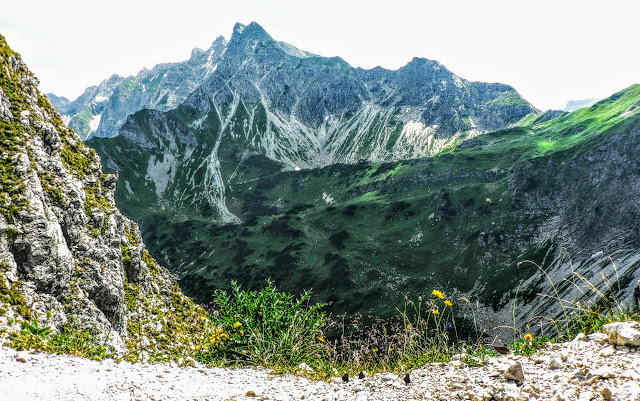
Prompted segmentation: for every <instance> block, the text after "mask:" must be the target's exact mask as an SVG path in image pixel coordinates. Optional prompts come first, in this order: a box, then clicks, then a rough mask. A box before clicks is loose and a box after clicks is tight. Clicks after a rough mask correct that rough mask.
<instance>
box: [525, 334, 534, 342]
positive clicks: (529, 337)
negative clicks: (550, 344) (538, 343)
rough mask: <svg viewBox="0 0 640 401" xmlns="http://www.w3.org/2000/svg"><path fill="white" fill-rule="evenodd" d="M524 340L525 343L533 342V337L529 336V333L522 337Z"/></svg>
mask: <svg viewBox="0 0 640 401" xmlns="http://www.w3.org/2000/svg"><path fill="white" fill-rule="evenodd" d="M524 339H525V340H527V341H531V340H533V336H532V335H531V333H527V334H525V335H524Z"/></svg>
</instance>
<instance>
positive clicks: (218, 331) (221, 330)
mask: <svg viewBox="0 0 640 401" xmlns="http://www.w3.org/2000/svg"><path fill="white" fill-rule="evenodd" d="M216 333H218V334H222V333H224V329H218V330H217V331H216Z"/></svg>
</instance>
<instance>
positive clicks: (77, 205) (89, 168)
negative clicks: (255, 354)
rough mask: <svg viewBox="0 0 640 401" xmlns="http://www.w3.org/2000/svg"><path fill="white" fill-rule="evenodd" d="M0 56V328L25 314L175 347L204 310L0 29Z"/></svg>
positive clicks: (129, 347)
mask: <svg viewBox="0 0 640 401" xmlns="http://www.w3.org/2000/svg"><path fill="white" fill-rule="evenodd" d="M0 55H1V59H0V63H1V65H0V141H1V143H2V148H1V152H2V157H1V158H0V329H1V331H0V333H2V334H6V333H7V332H13V331H16V330H19V329H20V324H19V323H20V322H23V321H33V322H37V323H39V325H40V327H45V326H49V327H51V328H52V329H53V330H54V331H59V330H62V329H63V328H65V327H72V328H74V329H76V330H82V331H86V330H89V331H91V332H92V333H94V335H95V336H97V337H98V338H100V339H102V340H103V341H104V342H105V343H106V344H109V345H111V346H113V347H114V349H115V350H116V351H117V352H118V353H120V354H123V353H125V352H127V351H128V352H129V355H130V356H131V355H132V354H135V355H139V351H141V350H142V349H144V350H145V351H144V354H145V358H148V357H160V358H167V357H169V356H179V355H181V353H182V350H184V349H185V348H186V347H189V346H190V344H191V342H192V336H193V335H194V334H195V333H200V331H201V330H202V329H203V327H202V324H203V323H202V321H201V319H200V318H199V317H200V316H202V315H204V311H203V310H202V309H201V308H199V307H196V306H195V305H194V304H193V302H192V301H191V300H189V299H188V298H186V297H185V296H184V295H183V294H182V292H181V290H180V288H179V287H178V286H177V284H176V281H175V280H174V278H173V277H172V276H171V275H170V274H169V273H168V272H167V270H166V269H164V268H163V267H161V266H159V265H158V264H157V263H156V262H155V261H154V259H153V258H152V257H151V255H150V254H149V252H148V251H147V249H146V247H145V245H144V243H143V242H142V238H141V235H140V231H139V229H138V226H137V225H136V224H135V223H134V222H132V221H131V220H129V219H127V218H126V217H124V216H123V215H122V214H121V213H120V212H119V210H118V209H117V208H116V206H115V201H114V194H115V191H116V182H117V179H118V176H117V174H103V173H102V170H101V166H100V158H99V157H98V156H97V155H96V153H95V151H94V150H92V149H89V148H88V147H86V146H85V145H84V144H83V143H82V141H81V140H80V138H79V137H78V136H77V135H76V134H75V133H74V132H73V131H72V130H70V129H68V128H67V127H65V125H64V124H63V123H62V121H61V118H60V115H59V114H58V112H56V111H55V110H54V109H53V107H51V105H50V104H49V102H48V101H47V99H46V98H45V97H44V96H43V95H42V94H41V93H40V92H39V91H38V89H37V85H38V80H37V79H36V78H35V77H34V75H33V74H32V73H31V72H30V71H29V70H28V68H27V67H26V65H25V64H24V63H23V61H22V60H21V58H20V56H19V55H18V54H17V53H14V52H13V51H12V50H11V49H10V48H9V46H8V45H7V43H6V41H5V39H4V37H2V36H0ZM136 351H138V352H136Z"/></svg>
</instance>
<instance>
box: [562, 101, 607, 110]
mask: <svg viewBox="0 0 640 401" xmlns="http://www.w3.org/2000/svg"><path fill="white" fill-rule="evenodd" d="M600 100H602V99H600V98H589V99H580V100H569V101H568V102H567V105H566V106H565V107H564V110H563V111H568V112H572V111H576V110H580V109H582V108H584V107H590V106H593V105H594V104H596V103H597V102H599V101H600Z"/></svg>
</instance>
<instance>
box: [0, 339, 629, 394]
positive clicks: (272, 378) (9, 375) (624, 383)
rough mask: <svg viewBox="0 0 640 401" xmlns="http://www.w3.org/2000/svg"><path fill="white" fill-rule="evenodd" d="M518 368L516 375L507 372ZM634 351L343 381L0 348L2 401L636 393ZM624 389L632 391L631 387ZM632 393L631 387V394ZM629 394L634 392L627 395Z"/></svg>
mask: <svg viewBox="0 0 640 401" xmlns="http://www.w3.org/2000/svg"><path fill="white" fill-rule="evenodd" d="M518 362H519V363H520V365H521V366H522V371H523V372H524V381H523V383H519V384H517V383H516V382H515V381H512V380H506V379H505V378H504V373H505V372H506V371H507V370H509V368H510V367H512V366H514V365H517V364H518ZM639 382H640V352H638V350H637V349H634V348H624V347H618V348H617V349H616V348H615V347H614V346H612V345H610V344H609V343H608V342H606V341H605V340H604V339H603V338H602V337H597V336H595V337H594V336H592V337H591V339H589V338H584V339H577V340H574V341H572V342H570V343H564V344H555V345H549V346H548V347H547V348H546V349H544V350H541V351H539V352H538V353H536V354H535V355H533V356H532V357H516V356H513V355H510V356H500V357H496V358H490V361H489V363H488V364H486V365H484V366H480V367H469V366H467V365H465V364H462V363H460V362H459V361H452V362H450V363H448V364H443V363H438V364H432V365H428V366H425V367H423V368H421V369H416V370H414V371H412V372H411V384H409V385H406V384H405V383H404V381H403V376H398V375H395V374H380V375H375V376H371V377H366V378H364V379H362V380H360V379H357V378H351V379H350V380H349V383H343V382H342V380H341V379H340V378H335V379H334V381H332V382H328V383H327V382H314V381H310V380H307V379H305V378H301V377H297V376H292V375H286V376H277V375H271V374H269V371H268V370H266V369H262V368H247V369H222V368H206V367H203V366H196V367H177V366H175V365H170V364H156V365H147V364H130V363H127V362H122V363H119V364H116V363H115V362H114V361H112V360H106V361H103V362H96V361H90V360H85V359H81V358H76V357H70V356H65V355H48V354H42V353H30V352H27V351H20V352H18V351H15V350H12V349H9V348H6V347H0V400H3V401H4V400H7V401H9V400H301V399H304V400H414V399H424V400H457V399H462V400H464V399H466V400H484V401H487V400H492V399H494V400H504V401H506V400H510V401H518V400H559V401H562V400H566V401H569V400H571V401H577V400H580V401H583V400H584V401H587V400H602V399H612V400H614V401H618V400H620V401H626V400H632V401H640V386H639V385H638V383H639ZM629 394H630V395H629ZM634 394H635V395H634ZM634 397H636V398H634Z"/></svg>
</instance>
